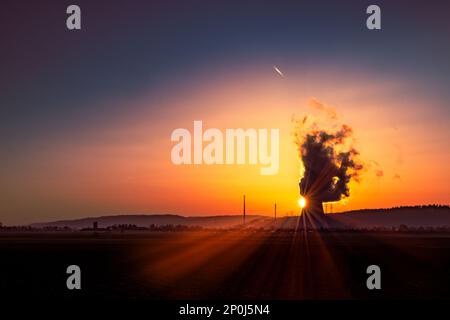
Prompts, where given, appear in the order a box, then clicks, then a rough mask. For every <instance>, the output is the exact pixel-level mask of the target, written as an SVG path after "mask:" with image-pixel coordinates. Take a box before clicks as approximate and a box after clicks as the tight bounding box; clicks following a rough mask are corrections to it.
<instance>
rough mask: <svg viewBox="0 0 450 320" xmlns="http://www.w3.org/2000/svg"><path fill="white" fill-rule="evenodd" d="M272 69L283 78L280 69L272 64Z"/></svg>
mask: <svg viewBox="0 0 450 320" xmlns="http://www.w3.org/2000/svg"><path fill="white" fill-rule="evenodd" d="M273 69H274V70H275V71H276V72H277V73H278V74H279V75H280V76H282V77H283V78H284V74H283V72H281V70H280V69H278V67H277V66H273Z"/></svg>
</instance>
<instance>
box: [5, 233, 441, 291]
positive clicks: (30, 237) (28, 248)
mask: <svg viewBox="0 0 450 320" xmlns="http://www.w3.org/2000/svg"><path fill="white" fill-rule="evenodd" d="M0 255H1V263H0V274H1V281H0V292H1V295H2V296H7V297H9V298H14V297H18V298H19V297H20V298H21V299H23V298H30V297H37V298H64V299H72V298H138V299H361V298H363V299H365V298H385V299H392V298H420V299H421V298H424V299H430V298H450V235H448V234H447V235H446V234H411V233H408V234H386V233H372V234H369V233H365V234H363V233H320V234H319V233H311V232H309V233H304V232H301V233H287V232H282V233H270V232H258V233H254V232H242V231H234V232H224V231H223V232H213V231H211V232H210V231H199V232H153V233H150V232H146V233H140V234H139V233H126V232H125V233H116V234H114V233H104V234H97V235H94V234H93V233H81V232H79V233H65V234H64V233H48V234H45V233H39V234H27V233H24V234H11V233H2V234H0ZM72 264H76V265H79V266H80V267H81V270H82V290H80V291H69V290H67V289H66V278H67V275H66V268H67V266H69V265H72ZM372 264H376V265H378V266H380V268H381V272H382V277H381V285H382V289H381V290H378V291H369V290H368V289H367V288H366V279H367V277H368V275H367V274H366V268H367V267H368V266H369V265H372Z"/></svg>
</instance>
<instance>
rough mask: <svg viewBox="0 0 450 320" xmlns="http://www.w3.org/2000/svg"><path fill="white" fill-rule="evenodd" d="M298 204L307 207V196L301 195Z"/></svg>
mask: <svg viewBox="0 0 450 320" xmlns="http://www.w3.org/2000/svg"><path fill="white" fill-rule="evenodd" d="M298 205H299V206H300V208H304V207H306V198H304V197H300V199H298Z"/></svg>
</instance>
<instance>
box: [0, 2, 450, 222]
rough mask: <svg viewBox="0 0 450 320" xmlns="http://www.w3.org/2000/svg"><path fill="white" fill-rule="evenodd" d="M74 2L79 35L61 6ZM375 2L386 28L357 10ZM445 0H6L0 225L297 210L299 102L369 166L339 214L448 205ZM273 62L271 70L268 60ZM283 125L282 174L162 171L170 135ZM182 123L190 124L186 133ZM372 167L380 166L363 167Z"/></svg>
mask: <svg viewBox="0 0 450 320" xmlns="http://www.w3.org/2000/svg"><path fill="white" fill-rule="evenodd" d="M72 3H76V4H78V5H79V6H80V7H81V10H82V30H81V31H76V32H70V31H68V30H67V29H66V27H65V19H66V14H65V9H66V7H67V6H68V5H69V4H72ZM373 3H376V4H378V5H379V6H380V7H381V9H382V30H380V31H369V30H367V29H366V27H365V19H366V17H367V15H366V14H365V8H366V7H367V6H368V5H369V4H373ZM449 9H450V5H449V4H448V2H446V1H395V3H393V1H376V2H373V1H370V2H369V1H312V3H307V2H304V1H299V0H297V1H266V2H264V3H263V2H262V1H221V3H219V2H218V1H136V0H133V1H76V2H73V1H56V0H55V1H39V2H38V1H20V0H16V1H3V2H2V7H1V11H0V38H1V42H0V70H1V72H0V92H1V94H0V146H1V149H0V172H1V179H0V194H1V195H0V199H1V202H0V221H2V222H3V223H7V224H13V223H29V222H35V221H43V220H54V219H66V218H76V217H85V216H96V215H106V214H119V213H130V214H131V213H177V214H185V215H203V214H237V213H240V210H241V197H242V194H244V193H245V194H246V195H247V198H248V211H249V213H259V214H272V210H273V203H274V202H275V201H276V202H277V203H278V208H279V212H280V214H286V213H289V212H291V211H292V212H298V206H297V199H298V185H297V183H298V180H299V178H300V177H299V163H298V160H297V156H296V155H297V151H296V149H295V145H294V144H293V142H292V137H291V132H292V124H291V116H292V115H293V114H297V115H300V114H313V113H314V112H315V110H314V109H313V108H311V107H310V106H309V105H308V101H311V99H312V98H314V99H316V100H317V101H320V103H323V104H325V105H327V106H328V107H330V108H334V109H335V110H336V112H337V114H338V121H339V122H340V123H346V124H348V125H350V126H351V127H352V128H353V129H354V131H355V137H356V146H357V148H358V149H359V150H360V151H361V156H362V158H363V160H364V161H365V163H367V164H368V166H367V168H368V169H367V170H366V171H365V172H364V174H363V179H362V181H361V183H359V184H357V183H352V186H351V196H350V198H349V199H348V201H347V202H346V204H345V205H339V206H337V208H335V210H337V211H344V210H351V209H358V208H378V207H390V206H397V205H415V204H428V203H441V204H449V203H450V197H449V194H450V187H449V183H448V181H449V178H450V169H449V168H448V164H449V156H450V151H449V146H448V145H449V143H448V141H449V138H450V135H449V129H448V126H449V120H450V106H449V103H450V91H449V90H448V89H449V88H450V61H449V58H448V57H450V19H449V18H448V12H449ZM273 66H278V68H280V70H282V72H283V73H284V75H285V76H284V77H280V76H279V75H278V74H277V73H276V72H275V71H274V69H273ZM193 120H203V122H204V126H205V127H214V128H219V129H225V128H239V127H242V128H280V130H281V140H280V144H281V155H280V157H281V158H280V170H279V173H278V175H275V176H261V175H259V166H249V165H242V166H237V165H234V166H174V165H173V164H172V163H171V161H170V151H171V148H172V146H173V145H174V143H172V142H171V141H170V134H171V132H172V131H173V130H174V129H175V128H182V127H184V128H188V129H191V128H192V121H193ZM191 130H192V129H191ZM378 169H380V170H382V171H383V176H382V177H377V176H376V174H374V172H375V170H378Z"/></svg>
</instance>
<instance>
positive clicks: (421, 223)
mask: <svg viewBox="0 0 450 320" xmlns="http://www.w3.org/2000/svg"><path fill="white" fill-rule="evenodd" d="M327 218H328V220H329V221H331V223H330V225H332V226H334V227H339V228H374V227H384V228H391V227H399V226H401V225H405V226H408V227H415V228H419V227H424V228H426V227H434V228H435V227H450V207H449V206H417V207H399V208H391V209H367V210H357V211H348V212H343V213H335V214H328V215H327ZM297 221H298V216H292V217H280V218H279V219H277V220H276V221H274V220H273V218H271V217H268V216H262V215H247V217H246V225H247V226H251V227H271V226H272V227H275V228H295V226H296V224H297ZM94 222H97V223H98V227H99V228H106V227H109V226H113V225H120V224H131V225H136V226H138V227H149V226H150V225H152V224H153V225H155V226H164V225H174V226H176V225H183V226H199V227H204V228H229V227H234V226H240V225H242V216H240V215H223V216H199V217H184V216H180V215H171V214H154V215H151V214H149V215H117V216H102V217H91V218H83V219H75V220H62V221H54V222H45V223H34V224H32V225H31V226H32V227H38V228H42V227H60V228H63V227H70V228H72V229H83V228H90V227H92V226H93V224H94Z"/></svg>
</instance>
